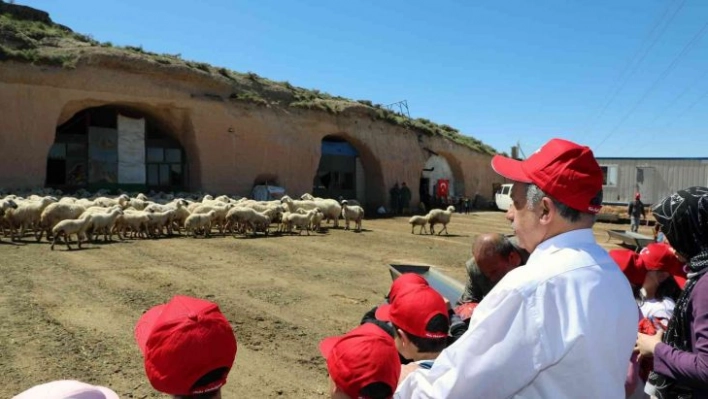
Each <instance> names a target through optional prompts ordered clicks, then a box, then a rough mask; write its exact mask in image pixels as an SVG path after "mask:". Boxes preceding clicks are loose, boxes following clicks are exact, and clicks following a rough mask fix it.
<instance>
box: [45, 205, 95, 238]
mask: <svg viewBox="0 0 708 399" xmlns="http://www.w3.org/2000/svg"><path fill="white" fill-rule="evenodd" d="M84 211H86V207H84V206H81V205H79V204H78V202H77V203H76V204H66V203H61V202H55V203H53V204H49V205H48V206H47V207H46V208H44V211H42V215H41V216H40V219H39V225H40V230H39V231H38V232H37V235H36V236H35V238H36V239H37V241H40V240H41V239H42V234H43V232H44V231H46V232H47V239H48V240H51V239H52V238H51V237H50V233H51V231H52V229H53V228H54V226H56V224H57V223H59V222H60V221H62V220H66V219H78V218H79V216H81V214H82V213H84Z"/></svg>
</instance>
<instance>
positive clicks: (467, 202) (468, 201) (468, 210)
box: [465, 198, 470, 215]
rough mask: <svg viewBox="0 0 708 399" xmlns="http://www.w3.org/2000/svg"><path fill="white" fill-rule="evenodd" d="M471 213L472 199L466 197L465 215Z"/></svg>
mask: <svg viewBox="0 0 708 399" xmlns="http://www.w3.org/2000/svg"><path fill="white" fill-rule="evenodd" d="M468 213H470V199H469V198H465V215H466V214H468Z"/></svg>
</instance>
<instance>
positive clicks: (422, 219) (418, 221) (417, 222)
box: [408, 215, 428, 234]
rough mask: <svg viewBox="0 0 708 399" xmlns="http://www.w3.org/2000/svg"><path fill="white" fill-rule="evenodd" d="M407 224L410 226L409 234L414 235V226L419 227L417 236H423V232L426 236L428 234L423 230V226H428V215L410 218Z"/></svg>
mask: <svg viewBox="0 0 708 399" xmlns="http://www.w3.org/2000/svg"><path fill="white" fill-rule="evenodd" d="M408 223H410V224H411V234H414V232H415V226H420V231H418V234H423V231H425V233H426V234H427V233H428V231H427V229H426V228H425V225H426V224H428V215H425V216H420V215H415V216H411V218H410V219H409V220H408Z"/></svg>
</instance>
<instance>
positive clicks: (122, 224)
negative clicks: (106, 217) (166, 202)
mask: <svg viewBox="0 0 708 399" xmlns="http://www.w3.org/2000/svg"><path fill="white" fill-rule="evenodd" d="M151 215H152V214H151V213H148V212H144V211H132V210H127V209H126V210H125V211H124V212H123V214H122V215H120V216H118V218H117V219H116V223H115V225H114V230H115V231H116V232H117V233H118V238H120V239H121V240H122V239H124V237H127V234H126V231H127V230H128V229H130V230H131V233H132V234H131V238H135V236H136V235H138V236H140V235H141V234H142V235H143V236H144V237H145V238H147V224H148V222H149V221H150V217H151ZM121 234H122V235H121Z"/></svg>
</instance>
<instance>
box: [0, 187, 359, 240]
mask: <svg viewBox="0 0 708 399" xmlns="http://www.w3.org/2000/svg"><path fill="white" fill-rule="evenodd" d="M352 202H354V201H347V200H342V201H341V202H339V201H337V200H333V199H325V198H316V197H313V196H312V195H309V194H305V195H303V196H302V197H301V198H300V199H295V200H294V199H292V198H290V197H288V196H285V197H283V198H282V199H281V200H274V201H255V200H250V199H247V198H241V199H238V200H236V199H233V198H230V197H228V196H225V195H222V196H219V197H216V198H213V197H212V196H210V195H205V196H203V197H201V198H200V199H199V200H198V201H197V200H194V199H190V198H181V197H178V198H173V197H172V196H166V197H165V196H163V197H162V198H155V199H150V198H148V197H147V196H145V195H144V194H138V195H136V196H135V197H133V198H131V197H130V196H128V195H126V194H121V195H120V196H118V197H115V198H111V197H107V196H99V197H94V198H76V197H61V198H57V197H53V196H38V195H30V196H29V197H27V198H22V197H19V196H16V195H8V196H6V197H4V198H2V199H0V227H1V228H2V233H3V235H5V236H9V237H10V238H11V240H13V241H17V240H21V239H23V237H25V235H26V234H27V233H28V232H31V234H33V235H34V237H35V239H36V240H37V241H40V240H41V239H42V237H43V236H44V235H45V234H46V237H47V239H48V240H50V241H51V242H52V245H51V249H54V245H55V244H56V243H57V242H60V241H63V242H64V244H66V246H67V248H69V249H71V246H70V241H72V238H73V236H76V242H77V245H78V247H79V248H81V245H82V242H84V241H91V240H94V241H96V240H98V239H99V237H101V236H102V237H103V240H104V241H110V240H113V237H114V236H118V238H120V239H121V240H123V239H125V238H157V237H161V236H172V235H174V234H182V232H184V233H185V234H187V235H190V236H193V237H197V236H202V237H209V236H210V235H211V234H212V232H213V231H214V230H216V231H218V232H219V233H220V234H227V233H231V234H248V233H249V232H250V233H251V234H253V235H256V234H258V233H263V234H265V235H268V234H269V233H271V232H272V230H271V229H272V224H274V223H275V224H276V227H275V229H276V230H275V231H277V232H279V233H293V232H294V231H295V230H296V229H297V230H298V232H297V234H302V232H306V233H307V235H309V234H310V231H319V230H320V229H321V227H322V223H323V222H325V223H326V222H332V223H333V225H334V227H339V217H340V216H341V217H342V218H343V219H344V223H345V229H347V230H349V227H350V223H352V222H353V223H355V228H356V230H357V231H361V224H362V220H363V218H364V209H363V208H362V207H361V206H359V205H358V204H353V203H352Z"/></svg>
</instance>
